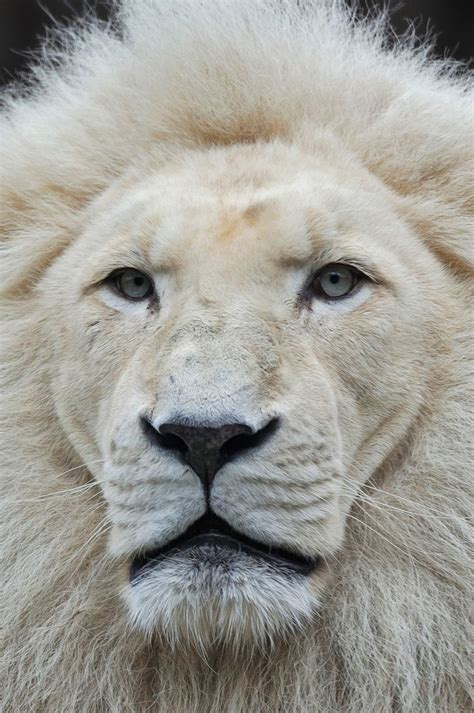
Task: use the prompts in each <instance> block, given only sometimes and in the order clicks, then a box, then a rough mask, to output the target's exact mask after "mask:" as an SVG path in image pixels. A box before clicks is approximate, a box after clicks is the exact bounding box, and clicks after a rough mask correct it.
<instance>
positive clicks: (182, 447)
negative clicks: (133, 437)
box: [142, 418, 189, 455]
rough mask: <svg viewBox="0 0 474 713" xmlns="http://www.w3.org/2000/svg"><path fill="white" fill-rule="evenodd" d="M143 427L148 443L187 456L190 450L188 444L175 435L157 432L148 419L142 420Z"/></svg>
mask: <svg viewBox="0 0 474 713" xmlns="http://www.w3.org/2000/svg"><path fill="white" fill-rule="evenodd" d="M142 427H143V431H144V433H145V436H146V437H147V439H148V441H149V442H150V443H151V444H152V445H154V446H155V445H158V446H160V447H161V448H164V449H165V450H168V451H174V452H178V453H181V454H182V455H185V454H186V453H187V452H188V450H189V448H188V446H187V444H186V442H185V441H184V440H183V439H182V438H180V437H179V436H177V435H176V434H175V433H169V432H166V431H165V432H164V433H163V432H162V430H161V429H159V430H157V429H156V428H155V427H154V426H153V425H152V424H151V423H150V422H149V421H148V419H146V418H143V419H142Z"/></svg>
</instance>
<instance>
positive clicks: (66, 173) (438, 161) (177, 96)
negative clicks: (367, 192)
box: [0, 0, 473, 713]
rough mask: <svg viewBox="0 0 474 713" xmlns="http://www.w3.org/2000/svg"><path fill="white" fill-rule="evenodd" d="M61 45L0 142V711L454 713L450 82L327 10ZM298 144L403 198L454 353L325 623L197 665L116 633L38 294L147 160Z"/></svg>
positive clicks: (338, 8)
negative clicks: (93, 205)
mask: <svg viewBox="0 0 474 713" xmlns="http://www.w3.org/2000/svg"><path fill="white" fill-rule="evenodd" d="M60 40H61V42H62V44H63V47H62V49H60V50H59V51H58V50H57V48H51V49H47V50H46V56H45V58H44V61H43V62H42V63H41V64H40V65H38V66H37V67H36V68H35V72H34V73H35V75H36V79H35V81H34V82H33V83H32V85H31V87H30V88H29V89H28V91H26V93H25V92H24V93H23V95H20V94H19V93H17V92H11V93H10V94H9V95H7V96H6V97H5V100H4V112H3V115H2V118H1V124H0V126H1V138H0V141H1V145H0V166H1V177H0V195H1V199H0V200H1V204H0V211H1V212H0V235H1V241H2V250H3V253H2V260H1V276H0V284H1V286H2V290H3V299H2V323H3V326H4V329H3V335H2V368H3V377H2V378H3V384H2V396H1V399H2V405H1V416H2V422H1V429H2V430H1V457H0V461H1V463H2V466H1V467H2V489H3V512H2V516H1V518H0V520H1V522H2V535H1V539H2V550H3V565H2V580H3V594H2V601H3V606H4V612H3V614H2V620H3V625H4V634H3V641H2V646H1V651H2V661H1V670H2V690H3V699H4V701H3V705H4V710H5V712H7V711H8V712H9V713H16V712H18V711H38V712H40V711H44V712H46V711H47V712H48V713H53V712H55V711H57V712H58V713H59V711H68V712H71V713H72V712H73V711H77V712H79V711H81V712H86V711H87V712H88V713H92V711H97V712H98V711H111V712H113V713H116V712H118V711H120V712H123V713H125V712H126V711H130V712H132V711H133V712H134V713H141V712H143V713H144V711H145V710H151V709H152V710H154V711H156V712H157V713H159V712H162V713H165V712H166V713H182V712H184V711H186V712H189V713H191V711H195V712H196V713H197V712H199V713H205V712H207V713H218V712H219V713H220V712H221V711H229V713H230V711H232V713H244V712H245V713H265V712H267V713H275V712H276V711H281V712H282V713H283V711H284V712H285V713H297V712H300V713H329V712H331V713H332V712H333V711H341V712H344V713H359V712H360V711H364V713H394V711H400V712H403V713H421V711H423V713H440V712H441V711H449V712H450V713H451V712H453V713H454V712H456V711H463V710H468V708H469V698H468V696H469V685H470V683H469V673H470V671H469V663H468V656H467V651H468V632H467V626H466V621H467V617H468V603H469V596H468V591H467V589H468V582H469V573H470V571H471V569H470V568H471V564H472V563H471V560H470V557H469V552H468V544H467V543H468V541H469V537H470V534H471V533H470V529H469V527H468V519H467V518H468V517H469V515H470V513H471V512H472V482H471V476H470V473H469V470H470V467H471V465H470V464H472V462H473V457H472V453H469V445H470V441H471V439H472V421H470V416H469V413H470V398H469V394H468V387H469V378H470V375H471V383H472V373H471V371H470V357H471V356H472V349H471V345H470V343H469V339H468V337H467V336H466V327H465V325H466V320H467V315H468V311H467V309H468V299H469V293H468V283H467V279H466V278H467V277H468V275H469V271H470V270H471V269H472V242H470V241H471V240H472V227H473V222H472V191H471V185H470V184H471V183H472V155H471V154H472V147H473V136H472V126H473V122H472V94H471V93H470V91H469V80H468V78H467V76H466V74H465V73H463V72H462V71H460V70H459V69H458V68H457V67H455V66H452V65H450V63H448V62H444V61H443V62H441V61H434V60H432V59H430V58H429V50H428V49H427V48H426V47H424V46H421V47H420V46H416V45H415V44H414V43H413V42H412V41H411V40H409V39H408V40H406V41H404V42H403V43H395V45H394V46H393V47H389V46H388V42H387V39H386V34H385V30H384V20H383V19H378V20H373V21H371V22H369V23H364V22H360V21H356V18H355V17H354V16H353V15H351V14H350V13H349V12H348V11H347V10H345V9H344V8H343V6H342V4H341V3H339V2H337V1H332V0H320V1H319V2H312V3H310V2H301V3H296V2H290V0H278V1H277V0H262V1H261V2H256V1H255V0H232V2H226V1H225V0H214V1H213V2H204V1H201V0H193V1H191V0H189V1H188V0H179V2H174V1H173V2H172V1H171V0H162V1H158V0H140V1H137V2H131V1H128V2H125V4H124V6H123V8H122V9H121V10H120V11H119V14H118V18H117V20H116V22H115V23H114V25H113V26H100V25H94V24H92V25H89V26H87V27H85V28H82V29H80V30H79V29H78V30H73V31H64V33H63V34H62V35H61V36H60ZM311 127H315V128H316V127H317V128H318V129H324V130H327V134H328V141H333V140H334V137H336V140H337V141H339V142H340V144H341V145H343V146H344V147H345V148H346V149H348V150H349V151H350V152H352V153H353V154H354V155H355V156H357V157H358V158H359V160H360V161H361V162H362V163H363V164H365V165H366V166H367V167H368V168H369V170H370V171H372V172H373V173H374V174H375V175H377V176H378V177H379V178H380V179H381V180H382V181H383V182H384V183H385V184H386V185H387V186H388V187H389V188H390V189H392V190H393V192H394V193H396V194H397V195H398V196H399V199H400V204H401V206H402V207H403V210H404V211H405V214H406V217H407V220H408V221H409V222H410V223H411V224H412V226H413V227H414V228H415V229H416V230H417V231H418V233H419V234H420V235H422V236H423V238H424V239H425V240H426V242H427V244H428V245H429V246H430V248H431V249H432V250H433V253H434V254H435V255H436V256H437V258H438V259H439V260H440V261H441V262H442V263H443V265H444V266H445V270H446V273H447V274H449V275H450V279H451V283H452V289H453V294H455V295H456V300H454V301H451V302H450V307H449V310H450V311H449V320H448V321H449V330H450V352H449V354H446V363H445V366H446V368H445V371H444V373H440V375H439V384H437V390H436V394H435V393H433V395H432V396H433V398H432V399H431V400H430V401H429V402H427V403H426V404H425V409H424V413H423V418H422V419H421V420H420V422H418V423H417V424H416V426H415V427H414V429H413V432H412V433H411V434H410V436H409V438H408V439H407V442H406V443H404V444H403V445H402V446H401V447H400V450H399V452H397V453H396V454H394V455H393V458H391V459H390V462H389V463H384V464H383V465H382V467H381V468H380V469H379V471H378V472H377V473H376V474H375V475H374V478H373V480H371V481H370V484H369V485H367V486H366V488H365V489H364V490H363V491H362V493H360V494H359V496H358V499H357V502H356V506H355V508H354V509H353V511H352V512H351V515H350V518H349V521H348V522H349V526H348V532H347V537H346V542H345V545H344V549H343V551H342V552H341V553H340V555H339V556H338V561H337V563H335V570H336V574H335V580H334V583H333V585H332V586H331V591H330V596H329V598H328V600H327V601H326V602H325V605H324V607H323V609H322V610H321V613H320V616H319V617H318V618H317V619H316V621H315V622H314V623H311V625H310V626H308V627H307V629H306V632H305V634H304V636H303V637H302V638H298V639H294V640H293V639H292V638H291V637H289V638H288V640H286V641H280V642H278V643H276V644H275V646H274V647H273V648H272V649H271V650H269V651H267V652H265V651H261V650H258V648H256V649H255V650H249V651H247V652H240V653H239V655H238V657H237V658H235V657H233V656H231V655H229V654H228V653H227V654H226V651H225V646H224V645H222V646H220V647H217V650H216V656H215V660H205V661H203V660H202V658H201V657H200V653H199V652H196V654H195V656H194V658H193V657H192V656H189V654H186V657H185V656H184V655H183V656H182V655H181V653H180V651H179V648H178V649H175V650H171V649H170V648H169V647H168V646H167V644H166V642H163V641H159V640H156V639H152V640H144V638H143V637H142V636H141V635H140V634H139V633H136V632H134V631H131V630H130V627H129V625H128V624H127V618H126V614H125V611H124V607H123V605H122V603H121V600H120V597H119V593H120V587H121V582H122V578H123V574H122V572H121V571H120V567H118V566H117V565H116V564H115V563H113V562H111V561H110V560H109V559H107V558H105V557H104V541H105V537H106V535H107V529H108V525H107V520H106V519H105V512H104V505H103V500H102V495H101V494H100V491H99V488H98V486H97V484H96V483H95V482H94V481H91V480H90V479H89V476H88V464H87V463H81V462H78V460H77V456H76V455H75V452H74V449H73V447H72V446H71V445H70V444H69V441H68V439H67V437H66V435H65V434H64V433H63V431H62V429H61V427H60V426H59V424H58V420H57V415H56V414H55V413H54V408H53V406H52V403H51V399H50V397H49V383H48V378H47V368H46V367H47V361H48V358H49V356H48V354H49V353H48V351H47V347H45V344H44V343H43V340H42V337H41V335H43V334H44V333H45V331H47V325H45V324H44V323H43V322H44V319H45V317H44V315H43V313H42V311H41V279H42V275H43V274H44V272H45V270H46V269H47V268H48V266H49V265H50V264H51V262H52V261H53V260H54V259H55V258H56V257H57V256H58V255H60V254H61V252H62V251H63V250H64V249H65V248H66V247H67V246H68V244H69V243H70V242H71V241H72V240H73V239H74V236H75V234H76V233H77V231H78V229H79V227H80V225H81V219H82V215H83V210H84V208H85V207H86V206H87V205H88V203H89V202H90V201H91V200H92V199H93V198H95V197H96V196H97V195H99V194H100V193H101V192H102V191H103V190H104V189H105V188H107V187H108V186H109V184H110V182H111V181H112V179H113V178H115V177H116V176H119V175H121V174H122V173H123V172H124V171H125V170H127V169H128V168H129V167H130V166H131V165H132V164H133V163H134V162H135V161H136V160H137V159H138V158H140V157H142V156H143V154H147V153H148V154H151V153H153V152H154V150H155V149H156V148H159V150H163V147H164V146H166V144H171V145H173V146H176V145H178V146H182V147H186V146H189V147H195V146H199V147H206V146H209V145H230V144H234V143H238V142H252V141H254V140H257V139H264V140H266V139H269V140H271V139H273V138H282V139H285V140H287V139H288V140H291V137H292V136H294V135H296V134H301V133H305V135H306V136H309V135H310V133H311ZM440 299H443V297H442V296H440Z"/></svg>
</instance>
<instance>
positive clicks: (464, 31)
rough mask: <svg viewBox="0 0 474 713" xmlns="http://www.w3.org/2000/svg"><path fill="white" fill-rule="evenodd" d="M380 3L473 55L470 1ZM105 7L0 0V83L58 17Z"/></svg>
mask: <svg viewBox="0 0 474 713" xmlns="http://www.w3.org/2000/svg"><path fill="white" fill-rule="evenodd" d="M231 1H232V0H229V2H231ZM353 1H354V0H348V2H353ZM314 2H318V0H314ZM384 4H386V5H388V7H389V8H391V10H392V13H393V14H392V25H393V27H394V29H395V31H396V32H398V33H400V32H403V31H404V30H406V29H407V27H409V26H410V24H413V23H414V24H415V26H416V28H417V33H418V34H419V35H423V34H424V32H425V31H426V28H427V27H428V28H430V30H431V31H432V32H434V33H435V35H436V38H437V39H436V53H437V54H438V55H440V56H445V55H448V56H450V57H454V58H455V59H459V60H462V61H471V59H472V57H473V55H474V31H473V28H474V2H472V0H402V1H400V0H386V1H385V2H384V0H381V1H379V0H365V6H370V5H372V6H377V5H381V6H382V5H384ZM108 5H109V2H107V0H88V1H87V2H86V1H85V0H0V84H5V83H7V82H9V81H11V80H12V79H14V78H15V77H17V76H18V74H19V73H21V71H22V70H23V69H24V68H25V65H26V64H27V63H28V55H29V53H30V52H31V50H35V49H36V48H37V46H38V39H39V37H41V35H42V34H44V31H45V27H48V26H51V25H53V24H54V21H56V20H57V21H60V22H64V21H68V20H70V19H71V18H73V17H74V16H77V15H79V16H81V15H84V14H85V13H86V12H92V13H95V14H97V15H99V17H101V18H102V19H106V18H107V15H108V10H107V8H108ZM91 7H92V8H93V9H91ZM86 8H88V10H86Z"/></svg>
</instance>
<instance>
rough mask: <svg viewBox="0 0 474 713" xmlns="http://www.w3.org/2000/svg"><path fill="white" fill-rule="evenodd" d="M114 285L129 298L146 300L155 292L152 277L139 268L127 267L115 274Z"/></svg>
mask: <svg viewBox="0 0 474 713" xmlns="http://www.w3.org/2000/svg"><path fill="white" fill-rule="evenodd" d="M113 281H114V285H115V287H116V289H117V291H118V292H120V294H121V295H123V296H124V297H126V298H127V299H129V300H145V299H146V298H147V297H150V295H151V294H152V293H153V283H152V281H151V279H150V278H149V277H148V276H147V275H145V274H144V273H143V272H139V270H134V269H132V268H126V269H124V270H119V271H117V272H116V273H114V275H113Z"/></svg>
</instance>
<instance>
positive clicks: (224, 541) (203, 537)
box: [130, 513, 321, 583]
mask: <svg viewBox="0 0 474 713" xmlns="http://www.w3.org/2000/svg"><path fill="white" fill-rule="evenodd" d="M205 545H213V546H216V547H219V548H220V549H223V550H224V549H227V550H231V551H233V552H243V553H245V554H247V555H250V556H251V557H254V558H255V559H260V560H264V561H265V562H267V563H268V564H271V565H272V566H273V567H274V568H275V569H279V570H283V571H285V572H286V573H288V574H300V575H305V576H307V575H308V574H311V572H312V571H313V570H314V569H316V568H317V567H318V565H319V564H320V562H321V558H320V557H303V555H300V554H296V553H295V552H290V551H289V550H285V549H283V548H281V547H271V546H269V545H265V544H264V543H262V542H258V541H257V540H253V539H252V538H250V537H247V535H243V534H242V533H240V532H238V531H237V530H234V528H233V527H231V526H230V525H229V524H228V523H227V522H226V521H225V520H223V519H222V518H220V517H217V515H214V514H212V513H207V514H205V515H203V516H202V517H201V518H200V519H199V520H196V522H195V523H193V524H192V525H191V526H190V527H188V529H187V530H186V531H185V532H183V533H182V534H181V535H179V537H177V538H176V539H174V540H171V542H168V543H167V544H166V545H164V546H163V547H157V548H153V549H150V550H147V551H145V552H143V553H141V554H139V555H137V556H135V557H134V559H133V561H132V563H131V566H130V581H131V582H132V583H133V582H134V581H135V580H136V579H137V578H138V577H140V576H142V575H143V574H145V572H146V571H147V570H149V569H152V568H153V567H154V566H155V565H156V564H158V562H160V560H162V559H164V558H165V557H167V556H168V555H171V554H173V553H178V552H183V551H185V550H188V549H193V548H196V547H200V546H201V547H202V546H205Z"/></svg>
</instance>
